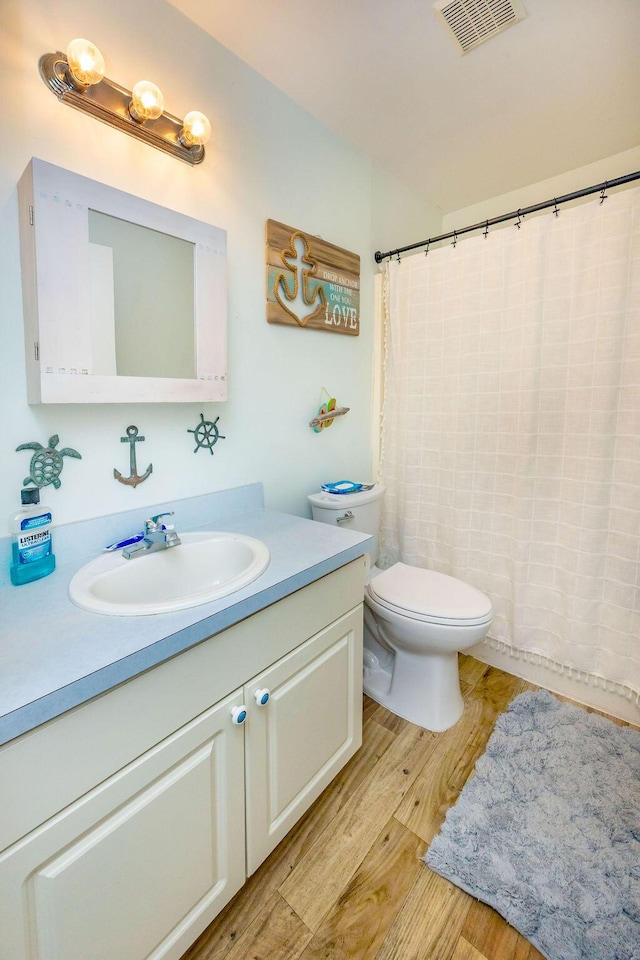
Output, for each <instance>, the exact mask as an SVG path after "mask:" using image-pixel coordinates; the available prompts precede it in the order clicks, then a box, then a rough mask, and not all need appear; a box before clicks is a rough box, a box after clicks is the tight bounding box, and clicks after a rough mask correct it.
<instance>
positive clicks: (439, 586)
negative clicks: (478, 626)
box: [369, 563, 493, 623]
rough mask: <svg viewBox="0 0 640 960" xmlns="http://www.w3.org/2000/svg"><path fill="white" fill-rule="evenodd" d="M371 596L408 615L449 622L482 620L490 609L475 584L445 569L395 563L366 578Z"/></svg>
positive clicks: (485, 598)
mask: <svg viewBox="0 0 640 960" xmlns="http://www.w3.org/2000/svg"><path fill="white" fill-rule="evenodd" d="M369 590H370V591H371V593H372V595H373V597H374V599H377V600H380V601H381V602H382V603H383V604H384V605H385V606H388V607H392V608H396V609H397V611H398V612H399V613H402V612H405V613H406V614H407V615H408V616H415V617H418V618H421V617H424V618H428V619H429V620H448V621H449V622H451V621H455V622H458V621H460V622H463V623H465V622H467V623H468V622H469V621H471V620H473V621H476V622H477V621H482V620H484V619H487V618H490V617H491V615H492V613H493V609H492V607H491V601H490V600H489V598H488V597H486V596H485V595H484V593H481V592H480V590H476V588H475V587H472V586H470V585H469V584H468V583H463V582H462V580H456V578H455V577H449V576H447V574H446V573H437V572H436V571H435V570H424V569H422V568H421V567H411V566H409V565H407V564H406V563H395V564H394V565H393V566H392V567H389V569H388V570H383V572H382V573H380V574H379V575H378V576H377V577H372V578H371V580H370V581H369Z"/></svg>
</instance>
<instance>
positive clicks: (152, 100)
mask: <svg viewBox="0 0 640 960" xmlns="http://www.w3.org/2000/svg"><path fill="white" fill-rule="evenodd" d="M163 110H164V97H163V96H162V92H161V90H160V88H159V87H156V85H155V83H151V81H150V80H138V82H137V83H136V85H135V86H134V88H133V90H132V91H131V103H130V104H129V113H130V114H131V116H132V117H133V119H134V120H137V121H138V123H144V121H145V120H157V119H158V117H159V116H160V114H161V113H162V111H163Z"/></svg>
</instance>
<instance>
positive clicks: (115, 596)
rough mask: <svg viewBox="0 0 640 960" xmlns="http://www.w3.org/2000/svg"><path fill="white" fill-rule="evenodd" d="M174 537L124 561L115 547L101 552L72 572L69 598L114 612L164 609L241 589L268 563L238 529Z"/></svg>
mask: <svg viewBox="0 0 640 960" xmlns="http://www.w3.org/2000/svg"><path fill="white" fill-rule="evenodd" d="M180 540H181V543H180V544H179V545H178V546H176V547H169V548H168V549H166V550H158V551H156V552H154V553H149V554H145V555H142V556H138V557H134V558H132V559H130V560H127V559H125V557H123V556H122V552H121V551H118V552H117V553H105V554H103V555H102V556H100V557H98V558H97V559H96V560H92V561H91V562H90V563H87V564H86V565H85V566H84V567H82V569H81V570H79V571H78V572H77V573H76V575H75V576H74V577H73V579H72V580H71V583H70V584H69V594H70V596H71V599H72V600H73V602H74V603H75V604H77V606H79V607H82V608H83V609H84V610H91V611H93V613H106V614H111V615H112V616H117V617H141V616H148V615H149V614H154V613H170V612H172V611H173V610H185V609H186V608H187V607H195V606H198V604H201V603H209V601H211V600H218V599H220V597H226V596H227V595H228V594H230V593H234V592H235V591H236V590H241V589H242V587H246V586H247V584H249V583H251V582H252V581H253V580H256V579H257V577H259V576H260V574H261V573H263V572H264V571H265V570H266V568H267V566H268V565H269V550H268V548H267V546H266V545H265V544H264V543H262V542H261V541H260V540H255V539H254V538H253V537H245V536H243V535H242V534H239V533H206V532H205V533H184V534H180Z"/></svg>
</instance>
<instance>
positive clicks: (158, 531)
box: [122, 510, 180, 560]
mask: <svg viewBox="0 0 640 960" xmlns="http://www.w3.org/2000/svg"><path fill="white" fill-rule="evenodd" d="M172 516H173V510H170V511H169V512H168V513H159V514H157V516H155V517H151V518H150V519H149V520H145V522H144V537H143V539H142V540H139V541H138V542H137V543H132V544H131V545H130V546H128V547H125V548H124V550H123V551H122V556H123V557H125V558H126V559H127V560H133V559H135V557H142V556H144V554H146V553H155V552H156V550H167V549H168V548H169V547H177V546H178V544H179V543H180V537H179V536H178V534H177V533H176V531H175V530H174V529H173V526H166V525H165V524H164V523H162V522H161V518H162V517H172Z"/></svg>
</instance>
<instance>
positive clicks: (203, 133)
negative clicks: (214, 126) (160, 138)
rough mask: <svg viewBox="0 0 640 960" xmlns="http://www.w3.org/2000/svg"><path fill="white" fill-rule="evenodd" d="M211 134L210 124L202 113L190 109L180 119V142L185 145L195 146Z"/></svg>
mask: <svg viewBox="0 0 640 960" xmlns="http://www.w3.org/2000/svg"><path fill="white" fill-rule="evenodd" d="M210 136H211V124H210V123H209V121H208V120H207V118H206V117H205V115H204V113H199V112H198V111H197V110H192V111H191V113H188V114H187V115H186V117H185V118H184V120H183V121H182V130H181V131H180V143H182V144H184V145H185V147H195V146H197V145H199V144H202V143H206V142H207V140H208V139H209V137H210Z"/></svg>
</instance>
